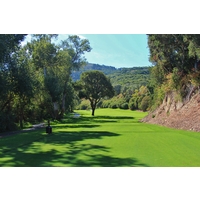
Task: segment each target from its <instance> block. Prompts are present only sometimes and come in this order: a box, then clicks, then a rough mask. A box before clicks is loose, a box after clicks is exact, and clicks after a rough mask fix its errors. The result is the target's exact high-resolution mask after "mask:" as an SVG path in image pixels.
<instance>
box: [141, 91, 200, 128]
mask: <svg viewBox="0 0 200 200" xmlns="http://www.w3.org/2000/svg"><path fill="white" fill-rule="evenodd" d="M199 116H200V93H199V91H197V90H196V92H195V93H193V96H192V97H191V98H190V99H189V100H187V98H186V99H185V100H184V101H183V102H180V101H178V102H177V101H176V98H175V94H174V93H170V94H167V95H166V97H165V99H164V100H163V103H162V105H161V106H159V107H158V108H157V109H156V110H155V111H154V112H151V113H149V115H148V116H146V117H145V118H144V119H142V122H147V123H151V124H160V125H163V126H167V127H171V128H176V129H183V130H192V131H196V132H200V117H199Z"/></svg>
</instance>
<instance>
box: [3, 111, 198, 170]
mask: <svg viewBox="0 0 200 200" xmlns="http://www.w3.org/2000/svg"><path fill="white" fill-rule="evenodd" d="M76 112H78V113H79V114H80V115H81V117H80V118H73V117H67V118H66V119H64V120H62V122H54V123H53V122H52V127H53V134H52V135H51V136H50V137H48V136H47V137H43V136H44V131H42V130H41V131H36V132H33V133H25V134H22V135H20V134H19V135H16V136H10V137H8V138H1V139H0V145H1V150H0V166H79V167H81V166H110V167H114V166H131V167H132V166H156V167H159V166H200V153H199V152H200V140H199V139H200V135H199V133H196V132H191V131H182V130H175V129H170V128H166V127H162V126H158V125H152V124H145V123H141V122H139V120H140V119H141V118H142V117H144V116H145V115H146V113H143V112H136V111H130V110H120V109H114V110H113V109H97V110H96V116H94V117H92V116H91V112H89V111H76ZM20 145H21V146H20ZM6 149H7V150H8V151H6ZM11 149H12V150H11ZM9 150H10V151H9Z"/></svg>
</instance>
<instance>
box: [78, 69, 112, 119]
mask: <svg viewBox="0 0 200 200" xmlns="http://www.w3.org/2000/svg"><path fill="white" fill-rule="evenodd" d="M80 83H81V87H82V90H81V91H80V97H81V98H86V99H89V101H90V105H91V108H92V116H94V112H95V109H96V105H97V103H98V102H99V101H100V100H101V99H102V98H104V97H110V98H111V97H112V96H114V93H115V92H114V88H113V86H112V84H111V82H110V80H109V79H108V78H107V77H106V76H105V75H104V74H103V73H102V72H100V71H96V70H94V71H93V70H92V71H87V72H84V73H83V74H82V75H81V79H80Z"/></svg>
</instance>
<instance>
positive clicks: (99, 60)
mask: <svg viewBox="0 0 200 200" xmlns="http://www.w3.org/2000/svg"><path fill="white" fill-rule="evenodd" d="M78 35H79V36H80V37H81V38H83V39H84V38H86V39H88V40H89V42H90V46H91V47H92V51H91V52H89V53H86V54H85V57H86V59H87V61H88V62H90V63H95V64H100V65H108V66H114V67H117V68H119V67H143V66H151V65H152V64H151V63H150V62H149V48H148V44H147V35H146V34H78ZM67 37H68V36H67V35H65V34H62V35H59V39H60V40H64V39H66V38H67Z"/></svg>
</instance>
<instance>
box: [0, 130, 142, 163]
mask: <svg viewBox="0 0 200 200" xmlns="http://www.w3.org/2000/svg"><path fill="white" fill-rule="evenodd" d="M119 135H120V134H117V133H112V132H106V131H80V132H76V131H75V132H67V131H59V132H58V133H56V134H52V135H43V136H42V137H41V138H37V140H36V141H32V142H29V143H25V144H24V145H19V146H16V147H15V148H10V147H8V146H6V145H4V146H3V150H4V152H3V151H1V152H0V157H1V158H2V157H3V160H1V159H0V166H13V167H14V166H15V167H52V166H68V167H86V166H87V167H122V166H128V167H130V166H131V167H132V166H146V165H145V164H142V163H139V162H138V161H137V159H135V158H120V157H115V156H112V155H110V153H111V149H110V148H109V147H106V146H103V145H96V144H90V143H86V144H82V143H80V141H83V140H86V139H102V138H104V137H117V136H119ZM58 146H59V147H61V150H60V149H57V147H58ZM45 147H50V148H49V149H48V148H45Z"/></svg>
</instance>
